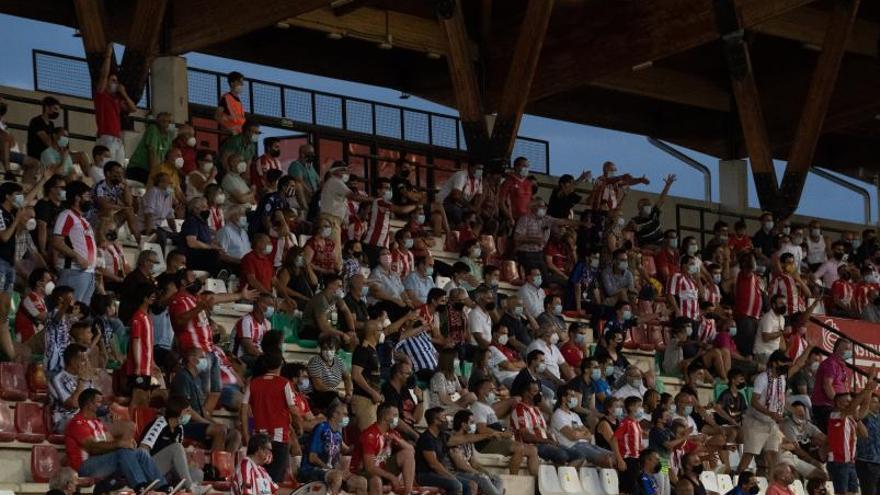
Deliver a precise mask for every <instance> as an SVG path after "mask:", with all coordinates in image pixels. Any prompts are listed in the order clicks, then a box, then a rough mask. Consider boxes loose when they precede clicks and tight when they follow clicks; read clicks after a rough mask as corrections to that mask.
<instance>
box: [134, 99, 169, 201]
mask: <svg viewBox="0 0 880 495" xmlns="http://www.w3.org/2000/svg"><path fill="white" fill-rule="evenodd" d="M174 130H175V126H174V123H173V122H172V121H171V114H170V113H168V112H159V114H157V115H156V121H155V122H154V123H152V124H150V125H148V126H147V129H146V131H144V134H143V135H142V136H141V140H140V141H139V142H138V145H137V147H136V148H135V150H134V153H132V155H131V158H130V159H129V161H128V166H127V168H126V170H125V177H126V178H127V179H131V180H133V181H137V182H140V183H141V184H146V183H147V179H148V178H149V176H150V171H151V170H153V169H156V168H158V167H159V165H160V163H161V162H162V160H163V159H165V157H166V156H167V154H168V151H169V150H171V141H172V140H173V139H174Z"/></svg>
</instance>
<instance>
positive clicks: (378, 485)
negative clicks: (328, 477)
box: [351, 402, 416, 495]
mask: <svg viewBox="0 0 880 495" xmlns="http://www.w3.org/2000/svg"><path fill="white" fill-rule="evenodd" d="M399 423H400V417H399V416H398V413H397V407H395V406H394V404H389V403H387V402H384V403H382V404H380V405H379V407H378V408H377V409H376V422H375V423H373V425H372V426H370V427H369V428H367V429H366V430H364V431H362V432H361V434H360V441H359V442H358V443H357V444H355V449H354V454H353V455H352V456H351V472H352V473H355V474H360V475H362V476H364V477H365V478H366V479H367V483H368V486H369V494H370V495H382V492H383V488H382V486H383V485H384V484H385V483H386V482H387V483H389V484H390V485H391V487H392V489H393V490H394V491H395V492H397V493H412V490H413V482H414V480H415V470H416V461H415V451H414V449H413V446H412V445H411V444H409V443H407V442H406V441H404V440H403V439H402V438H400V436H399V435H398V434H397V431H396V429H395V428H397V425H398V424H399ZM393 447H396V448H397V453H394V452H393V450H392V448H393ZM392 454H393V458H392Z"/></svg>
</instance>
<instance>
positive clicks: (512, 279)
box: [501, 260, 522, 285]
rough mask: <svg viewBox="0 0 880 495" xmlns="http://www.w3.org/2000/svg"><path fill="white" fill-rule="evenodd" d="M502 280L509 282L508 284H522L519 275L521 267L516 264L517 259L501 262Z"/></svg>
mask: <svg viewBox="0 0 880 495" xmlns="http://www.w3.org/2000/svg"><path fill="white" fill-rule="evenodd" d="M501 280H503V281H504V282H507V283H508V284H514V285H522V281H521V279H520V277H519V269H518V268H517V266H516V261H513V260H504V261H503V262H502V263H501Z"/></svg>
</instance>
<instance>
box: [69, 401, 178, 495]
mask: <svg viewBox="0 0 880 495" xmlns="http://www.w3.org/2000/svg"><path fill="white" fill-rule="evenodd" d="M101 398H102V396H101V392H99V391H97V390H95V389H93V388H89V389H86V390H83V391H82V392H81V393H80V394H79V399H78V400H77V403H78V405H79V412H78V413H76V415H75V416H74V417H73V418H72V419H71V420H70V422H69V423H68V425H67V428H66V429H65V432H64V437H65V440H64V441H65V446H66V450H67V462H68V464H69V465H70V467H72V468H73V469H76V470H77V472H78V473H79V475H80V476H86V477H89V478H96V479H103V478H111V477H114V476H119V475H122V476H124V477H125V480H126V482H127V484H128V485H129V486H131V487H133V488H134V489H135V491H141V490H143V489H144V488H145V487H146V486H147V485H149V484H151V483H153V482H154V481H155V482H156V484H155V486H154V489H156V490H159V491H162V490H168V488H169V487H168V482H167V481H166V480H165V477H164V476H163V475H162V473H161V472H160V471H159V469H158V468H157V467H156V464H155V462H153V459H152V458H150V454H149V453H147V451H146V450H143V449H138V448H136V444H135V440H134V438H132V437H131V436H128V435H123V436H121V437H118V438H114V439H112V440H111V437H110V435H109V433H108V432H107V429H106V428H105V427H104V424H103V423H102V422H101V421H100V420H99V419H98V418H97V415H96V412H97V410H98V407H99V405H100V402H101Z"/></svg>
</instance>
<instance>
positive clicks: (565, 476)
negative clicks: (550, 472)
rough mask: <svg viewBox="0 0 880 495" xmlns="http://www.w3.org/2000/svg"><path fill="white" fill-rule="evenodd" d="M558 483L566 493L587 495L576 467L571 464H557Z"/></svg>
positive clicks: (568, 494) (569, 494)
mask: <svg viewBox="0 0 880 495" xmlns="http://www.w3.org/2000/svg"><path fill="white" fill-rule="evenodd" d="M559 485H560V486H562V491H563V492H565V493H566V494H567V495H588V493H587V492H586V491H584V487H583V485H581V480H580V478H579V477H578V473H577V469H575V468H573V467H571V466H559Z"/></svg>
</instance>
